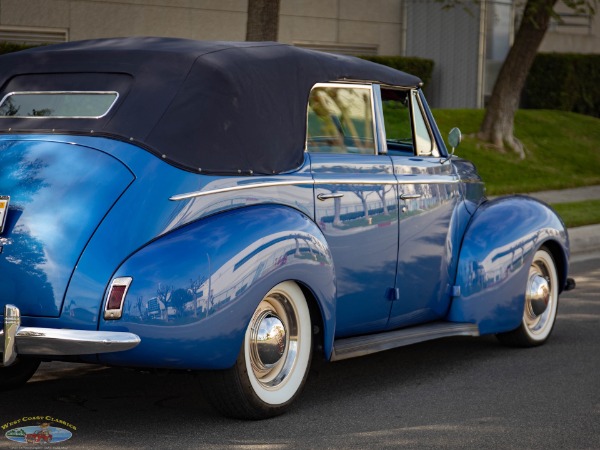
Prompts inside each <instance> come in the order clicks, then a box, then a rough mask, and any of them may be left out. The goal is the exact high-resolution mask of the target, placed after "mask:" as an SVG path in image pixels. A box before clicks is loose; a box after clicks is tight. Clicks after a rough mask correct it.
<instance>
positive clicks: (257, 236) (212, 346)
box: [100, 205, 335, 369]
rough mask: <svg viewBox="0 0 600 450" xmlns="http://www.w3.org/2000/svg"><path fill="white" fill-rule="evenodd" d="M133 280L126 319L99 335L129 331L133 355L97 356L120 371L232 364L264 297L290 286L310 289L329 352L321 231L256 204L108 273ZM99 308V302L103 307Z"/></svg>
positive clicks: (328, 269) (331, 293) (328, 272)
mask: <svg viewBox="0 0 600 450" xmlns="http://www.w3.org/2000/svg"><path fill="white" fill-rule="evenodd" d="M117 277H132V278H133V281H132V283H131V286H130V288H129V290H128V292H127V297H126V299H125V304H124V307H123V315H122V318H121V319H119V320H105V319H104V318H103V317H101V319H100V329H101V330H107V331H110V330H112V331H124V330H127V331H130V332H132V333H135V334H137V335H138V336H140V338H141V341H142V342H141V344H140V345H138V346H137V347H136V348H135V349H132V350H129V351H125V352H121V353H110V354H104V355H101V356H100V358H101V361H102V362H105V363H109V364H117V365H133V366H152V367H167V368H187V369H224V368H228V367H231V366H232V365H233V364H234V363H235V360H236V358H237V355H238V353H239V350H240V347H241V345H242V341H243V337H244V334H245V331H246V327H247V325H248V323H249V321H250V318H251V316H252V314H253V313H254V311H255V309H256V307H257V305H258V303H259V302H260V301H261V300H262V298H263V296H264V295H265V294H266V293H267V292H268V291H269V290H270V289H271V288H272V287H273V286H275V285H276V284H278V283H280V282H282V281H285V280H295V281H296V282H298V283H299V284H301V285H304V286H305V287H307V288H308V289H310V291H311V293H312V294H313V295H314V298H315V299H316V300H317V303H318V306H319V308H320V312H321V315H322V319H323V325H324V338H325V350H326V351H327V352H330V351H331V345H332V344H331V342H332V341H333V333H334V318H335V302H334V298H335V276H334V271H333V264H332V259H331V254H330V253H329V250H328V248H327V244H326V242H325V239H324V237H323V235H322V234H321V232H320V230H319V229H318V227H317V226H316V225H315V224H314V223H313V222H312V221H311V220H310V219H309V218H308V217H306V216H305V215H303V214H302V213H300V212H299V211H297V210H295V209H292V208H289V207H284V206H279V205H258V206H250V207H245V208H240V209H235V210H231V211H227V212H223V213H220V214H217V215H214V216H211V217H207V218H205V219H202V220H199V221H197V222H194V223H192V224H190V225H187V226H185V227H183V228H180V229H178V230H175V231H173V232H171V233H169V234H168V235H165V236H163V237H161V238H160V239H158V240H156V241H154V242H152V243H150V244H149V245H147V246H146V247H144V248H142V249H141V250H139V251H138V252H136V253H135V254H133V255H132V256H131V257H130V258H128V259H127V260H126V261H125V262H124V263H123V264H122V265H121V267H120V268H119V269H118V270H117V272H116V273H115V274H114V278H117ZM105 301H106V300H105Z"/></svg>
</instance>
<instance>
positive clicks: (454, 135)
mask: <svg viewBox="0 0 600 450" xmlns="http://www.w3.org/2000/svg"><path fill="white" fill-rule="evenodd" d="M460 141H462V133H461V132H460V130H459V129H458V128H456V127H454V128H452V129H451V130H450V133H448V144H450V147H451V149H452V150H450V153H449V154H448V157H447V158H444V159H442V160H441V161H440V163H441V164H444V163H445V162H448V161H450V160H451V159H452V156H454V150H456V147H458V146H459V144H460Z"/></svg>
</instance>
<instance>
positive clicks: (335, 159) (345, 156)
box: [307, 83, 398, 337]
mask: <svg viewBox="0 0 600 450" xmlns="http://www.w3.org/2000/svg"><path fill="white" fill-rule="evenodd" d="M373 112H374V108H373V93H372V88H371V86H370V85H357V84H339V83H338V84H333V83H327V84H318V85H316V86H315V87H314V88H313V90H312V92H311V95H310V101H309V111H308V127H307V128H308V131H307V151H308V152H309V155H310V160H311V171H312V175H313V178H314V181H315V190H314V196H315V200H314V201H315V217H316V221H317V223H318V225H319V227H320V228H321V230H322V231H323V234H324V235H325V238H326V239H327V242H328V244H329V247H330V249H331V253H332V256H333V261H334V265H335V274H336V287H337V305H336V308H337V312H336V337H344V336H349V335H355V334H364V333H370V332H375V331H379V330H383V329H385V327H386V325H387V321H388V317H389V313H390V307H391V301H390V293H391V292H393V291H394V287H395V286H394V283H395V278H396V263H397V250H398V202H397V200H396V197H397V188H396V177H395V175H394V167H393V164H392V161H391V159H390V157H389V156H386V155H382V154H379V151H378V139H377V132H376V126H375V121H374V118H373Z"/></svg>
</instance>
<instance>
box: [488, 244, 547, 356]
mask: <svg viewBox="0 0 600 450" xmlns="http://www.w3.org/2000/svg"><path fill="white" fill-rule="evenodd" d="M557 308H558V274H557V271H556V264H555V263H554V259H553V258H552V255H551V254H550V253H549V252H548V251H547V250H546V249H545V248H541V249H540V250H538V251H537V252H536V253H535V256H534V257H533V262H532V263H531V267H530V268H529V277H528V279H527V286H526V288H525V308H524V310H523V319H522V321H521V325H520V326H519V328H517V329H516V330H513V331H509V332H508V333H500V334H498V335H497V337H498V339H499V340H500V342H502V343H503V344H506V345H510V346H515V347H534V346H536V345H541V344H543V343H544V342H546V340H547V339H548V337H549V336H550V333H551V332H552V328H554V321H555V319H556V310H557Z"/></svg>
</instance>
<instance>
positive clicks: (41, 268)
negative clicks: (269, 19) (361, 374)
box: [0, 38, 573, 419]
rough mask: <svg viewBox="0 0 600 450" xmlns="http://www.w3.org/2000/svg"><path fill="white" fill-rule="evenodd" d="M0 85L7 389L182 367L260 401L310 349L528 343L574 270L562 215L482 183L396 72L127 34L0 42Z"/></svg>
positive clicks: (247, 414) (266, 406)
mask: <svg viewBox="0 0 600 450" xmlns="http://www.w3.org/2000/svg"><path fill="white" fill-rule="evenodd" d="M0 86H1V93H0V98H1V99H2V100H1V102H0V168H1V171H0V225H2V226H1V230H0V293H1V297H0V299H1V303H0V305H1V306H2V310H3V311H2V314H3V316H2V323H3V329H2V331H1V332H0V333H1V334H0V343H1V346H0V351H2V367H0V387H2V388H8V387H14V386H17V385H19V384H23V383H25V382H26V381H27V380H28V379H29V378H30V377H31V376H32V375H33V373H34V372H35V370H36V369H37V367H38V365H39V362H40V361H47V360H66V361H83V362H87V363H98V364H106V365H114V366H128V367H139V368H167V369H182V370H194V371H196V370H197V371H201V372H202V373H203V374H204V375H205V377H204V378H203V381H202V383H204V384H207V385H208V386H210V388H209V389H206V393H207V396H208V398H209V399H210V400H211V401H212V403H214V405H215V407H216V408H217V409H219V410H220V411H221V412H223V413H224V414H226V415H229V416H233V417H242V418H254V419H256V418H265V417H270V416H274V415H277V414H280V413H282V412H283V411H285V410H286V409H287V408H288V407H289V406H290V404H291V403H292V402H293V400H294V399H295V398H296V397H297V396H298V394H299V392H300V391H301V388H302V386H303V384H304V382H305V380H306V377H307V374H308V372H309V367H310V363H311V360H312V359H313V358H315V357H318V358H324V359H325V360H328V361H337V360H341V359H345V358H351V357H355V356H360V355H365V354H369V353H372V352H378V351H381V350H386V349H389V348H393V347H398V346H402V345H408V344H412V343H416V342H421V341H425V340H429V339H435V338H441V337H447V336H457V335H468V336H477V335H483V334H496V335H497V336H498V337H499V339H500V340H501V341H502V342H504V343H508V344H511V345H518V346H535V345H539V344H542V343H544V342H545V341H546V340H547V339H548V337H549V335H550V333H551V331H552V328H553V325H554V321H555V317H556V310H557V305H558V295H559V293H560V292H561V291H563V290H564V289H568V288H570V287H572V286H573V284H572V282H571V280H569V279H568V278H567V275H568V258H569V246H568V237H567V231H566V229H565V227H564V225H563V223H562V221H561V219H560V218H559V217H558V216H557V215H556V214H555V213H554V212H553V211H552V210H551V209H550V208H549V207H548V206H547V205H545V204H542V203H540V202H538V201H536V200H533V199H531V198H528V197H522V196H515V197H504V198H500V199H496V200H492V201H490V200H488V199H486V197H485V193H484V187H483V183H482V181H481V179H480V177H479V176H478V174H477V171H476V170H475V168H474V166H473V165H472V164H471V163H469V162H468V161H465V160H463V159H460V158H458V157H453V156H452V152H453V148H452V150H451V151H450V152H449V151H448V149H447V147H446V145H445V144H444V141H443V139H442V137H441V136H440V133H439V131H438V128H437V126H436V124H435V121H434V118H433V117H432V115H431V112H430V110H429V108H428V106H427V102H426V101H425V98H424V96H423V93H422V91H421V89H420V87H421V82H420V80H419V79H418V78H416V77H414V76H411V75H408V74H406V73H402V72H399V71H396V70H393V69H390V68H388V67H384V66H381V65H377V64H374V63H371V62H367V61H363V60H360V59H356V58H352V57H345V56H336V55H329V54H324V53H319V52H313V51H308V50H304V49H299V48H294V47H291V46H288V45H282V44H277V43H231V42H195V41H187V40H179V39H158V38H131V39H112V40H95V41H84V42H73V43H67V44H61V45H57V46H49V47H43V48H37V49H32V50H28V51H24V52H19V53H15V54H11V55H7V56H3V57H1V58H0ZM450 141H451V145H452V147H455V146H456V145H457V144H458V142H459V133H458V130H455V131H453V132H452V133H451V139H450Z"/></svg>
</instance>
